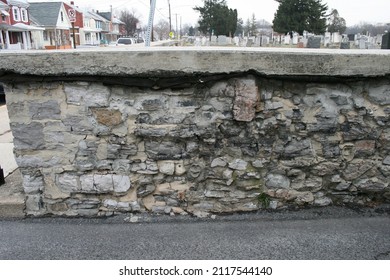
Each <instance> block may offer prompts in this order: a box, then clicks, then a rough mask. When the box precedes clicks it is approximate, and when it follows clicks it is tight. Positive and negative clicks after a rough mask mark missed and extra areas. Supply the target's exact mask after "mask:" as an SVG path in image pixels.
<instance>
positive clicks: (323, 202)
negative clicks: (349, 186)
mask: <svg viewBox="0 0 390 280" xmlns="http://www.w3.org/2000/svg"><path fill="white" fill-rule="evenodd" d="M330 204H332V199H330V198H329V197H320V198H316V199H315V200H314V205H315V206H321V207H324V206H328V205H330Z"/></svg>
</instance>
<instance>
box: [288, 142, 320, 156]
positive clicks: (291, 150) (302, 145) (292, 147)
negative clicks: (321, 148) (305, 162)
mask: <svg viewBox="0 0 390 280" xmlns="http://www.w3.org/2000/svg"><path fill="white" fill-rule="evenodd" d="M312 153H313V152H312V148H311V142H310V140H308V139H305V140H301V141H298V140H295V139H294V140H292V141H291V142H290V143H288V144H287V146H286V147H285V148H284V152H283V155H284V156H285V157H288V158H291V157H298V156H307V155H312Z"/></svg>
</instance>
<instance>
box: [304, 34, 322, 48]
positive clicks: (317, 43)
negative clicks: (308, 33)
mask: <svg viewBox="0 0 390 280" xmlns="http://www.w3.org/2000/svg"><path fill="white" fill-rule="evenodd" d="M307 47H308V48H309V49H319V48H320V47H321V37H320V36H313V37H309V39H308V41H307Z"/></svg>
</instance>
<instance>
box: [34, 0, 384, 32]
mask: <svg viewBox="0 0 390 280" xmlns="http://www.w3.org/2000/svg"><path fill="white" fill-rule="evenodd" d="M56 1H58V0H53V2H56ZM29 2H46V1H45V0H43V1H42V0H29ZM65 2H70V0H65ZM74 2H75V5H76V6H79V7H90V8H93V9H96V10H99V11H109V10H110V5H112V7H113V9H114V10H121V9H129V10H132V9H134V10H135V11H136V13H137V15H138V16H139V17H140V19H141V21H142V23H143V24H147V21H148V13H149V3H150V0H111V1H107V0H94V1H91V0H74ZM170 3H171V13H172V24H173V25H174V24H175V21H176V16H175V14H178V21H179V22H180V17H181V19H182V23H183V24H185V23H190V24H195V23H196V22H197V19H198V17H199V14H198V13H196V12H195V11H194V10H193V9H192V8H193V7H194V6H197V5H198V6H202V3H203V1H202V0H170ZM322 3H324V4H325V3H327V4H328V7H329V8H333V9H337V10H338V11H339V14H340V16H341V17H343V18H345V20H346V21H347V25H348V26H351V25H354V24H358V23H360V22H369V23H390V0H322ZM227 4H228V6H229V7H230V8H234V9H237V10H238V16H239V17H240V18H242V19H243V20H244V22H245V21H246V19H248V18H250V17H251V15H252V14H253V13H254V14H255V16H256V19H265V20H267V21H268V22H270V23H272V20H273V18H274V14H275V12H276V10H277V8H278V5H279V3H277V2H276V1H275V0H227ZM168 15H169V9H168V0H157V11H156V15H155V20H157V21H158V20H159V19H161V18H164V19H166V20H168Z"/></svg>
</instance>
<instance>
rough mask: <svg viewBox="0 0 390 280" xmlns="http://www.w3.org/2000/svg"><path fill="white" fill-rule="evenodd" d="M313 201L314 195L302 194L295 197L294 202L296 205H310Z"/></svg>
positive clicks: (309, 193)
mask: <svg viewBox="0 0 390 280" xmlns="http://www.w3.org/2000/svg"><path fill="white" fill-rule="evenodd" d="M313 201H314V195H313V194H312V193H311V192H303V193H299V194H298V195H297V198H296V199H295V202H296V203H297V204H298V205H305V204H312V203H313Z"/></svg>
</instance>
